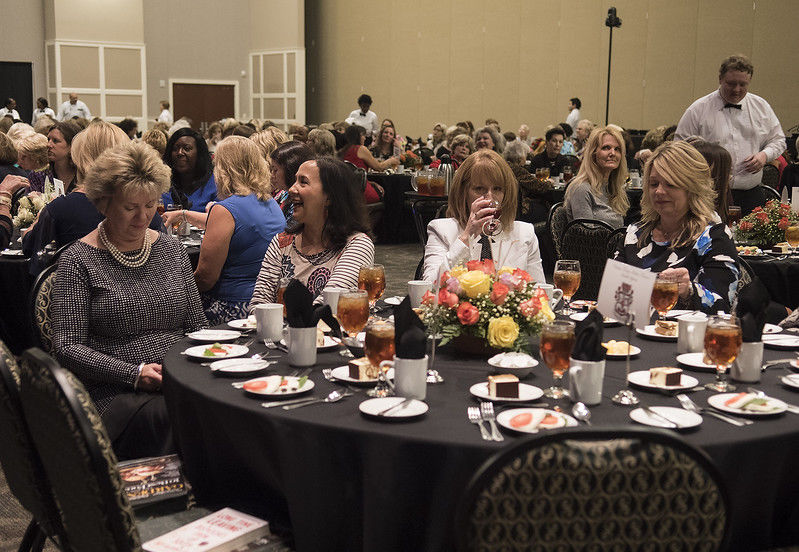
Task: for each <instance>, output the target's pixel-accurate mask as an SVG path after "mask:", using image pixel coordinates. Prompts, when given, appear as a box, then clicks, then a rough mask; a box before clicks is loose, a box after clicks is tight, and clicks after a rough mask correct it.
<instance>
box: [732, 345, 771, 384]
mask: <svg viewBox="0 0 799 552" xmlns="http://www.w3.org/2000/svg"><path fill="white" fill-rule="evenodd" d="M762 366H763V342H762V341H755V342H752V343H741V350H740V351H738V356H737V357H736V358H735V361H734V362H733V363H732V366H730V377H731V378H732V379H734V380H735V381H743V382H746V383H755V382H758V381H760V373H761V371H762V370H761V368H762Z"/></svg>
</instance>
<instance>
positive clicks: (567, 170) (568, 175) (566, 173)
mask: <svg viewBox="0 0 799 552" xmlns="http://www.w3.org/2000/svg"><path fill="white" fill-rule="evenodd" d="M573 176H574V169H572V166H571V165H564V167H563V182H564V183H566V184H568V183H569V181H570V180H571V179H572V177H573Z"/></svg>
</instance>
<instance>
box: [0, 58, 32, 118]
mask: <svg viewBox="0 0 799 552" xmlns="http://www.w3.org/2000/svg"><path fill="white" fill-rule="evenodd" d="M6 98H14V99H15V100H17V111H18V112H19V116H20V118H21V119H22V120H23V121H24V122H26V123H30V122H31V118H32V117H33V106H34V102H35V101H36V100H35V98H34V97H33V64H32V63H30V62H26V61H0V103H2V104H3V105H0V107H5V101H6Z"/></svg>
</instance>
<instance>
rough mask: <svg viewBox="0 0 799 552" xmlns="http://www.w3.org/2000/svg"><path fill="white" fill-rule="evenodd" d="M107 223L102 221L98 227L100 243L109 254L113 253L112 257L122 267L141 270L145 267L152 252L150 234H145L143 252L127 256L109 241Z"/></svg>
mask: <svg viewBox="0 0 799 552" xmlns="http://www.w3.org/2000/svg"><path fill="white" fill-rule="evenodd" d="M104 223H105V221H102V222H101V223H100V224H98V225H97V235H98V236H99V238H100V243H102V244H103V245H104V246H105V248H106V249H108V252H109V253H111V256H112V257H113V258H114V260H116V262H118V263H119V264H121V265H122V266H126V267H128V268H139V267H140V266H143V265H144V263H146V262H147V260H148V259H149V258H150V250H151V243H150V233H149V232H147V231H145V232H144V244H143V245H142V248H141V251H139V252H138V253H136V254H135V255H126V254H125V253H122V251H120V250H119V249H118V248H117V246H115V245H114V244H113V243H111V240H109V239H108V235H107V234H106V233H105V226H104Z"/></svg>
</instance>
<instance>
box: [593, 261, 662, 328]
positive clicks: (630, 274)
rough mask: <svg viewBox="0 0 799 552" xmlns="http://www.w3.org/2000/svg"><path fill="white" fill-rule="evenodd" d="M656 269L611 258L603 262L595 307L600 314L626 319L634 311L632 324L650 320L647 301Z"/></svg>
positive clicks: (641, 326)
mask: <svg viewBox="0 0 799 552" xmlns="http://www.w3.org/2000/svg"><path fill="white" fill-rule="evenodd" d="M656 278H657V273H655V272H650V271H648V270H644V269H642V268H636V267H634V266H630V265H628V264H624V263H622V262H619V261H614V260H612V259H610V260H608V262H607V264H606V265H605V272H604V274H602V283H601V284H600V285H599V299H598V300H597V304H596V307H597V309H599V312H601V313H602V315H603V316H607V317H609V318H615V319H617V320H622V321H626V320H628V317H629V315H630V314H633V315H635V327H636V328H639V329H643V328H644V326H646V325H647V324H649V312H650V311H649V301H650V298H651V297H652V288H653V287H654V285H655V279H656Z"/></svg>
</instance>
